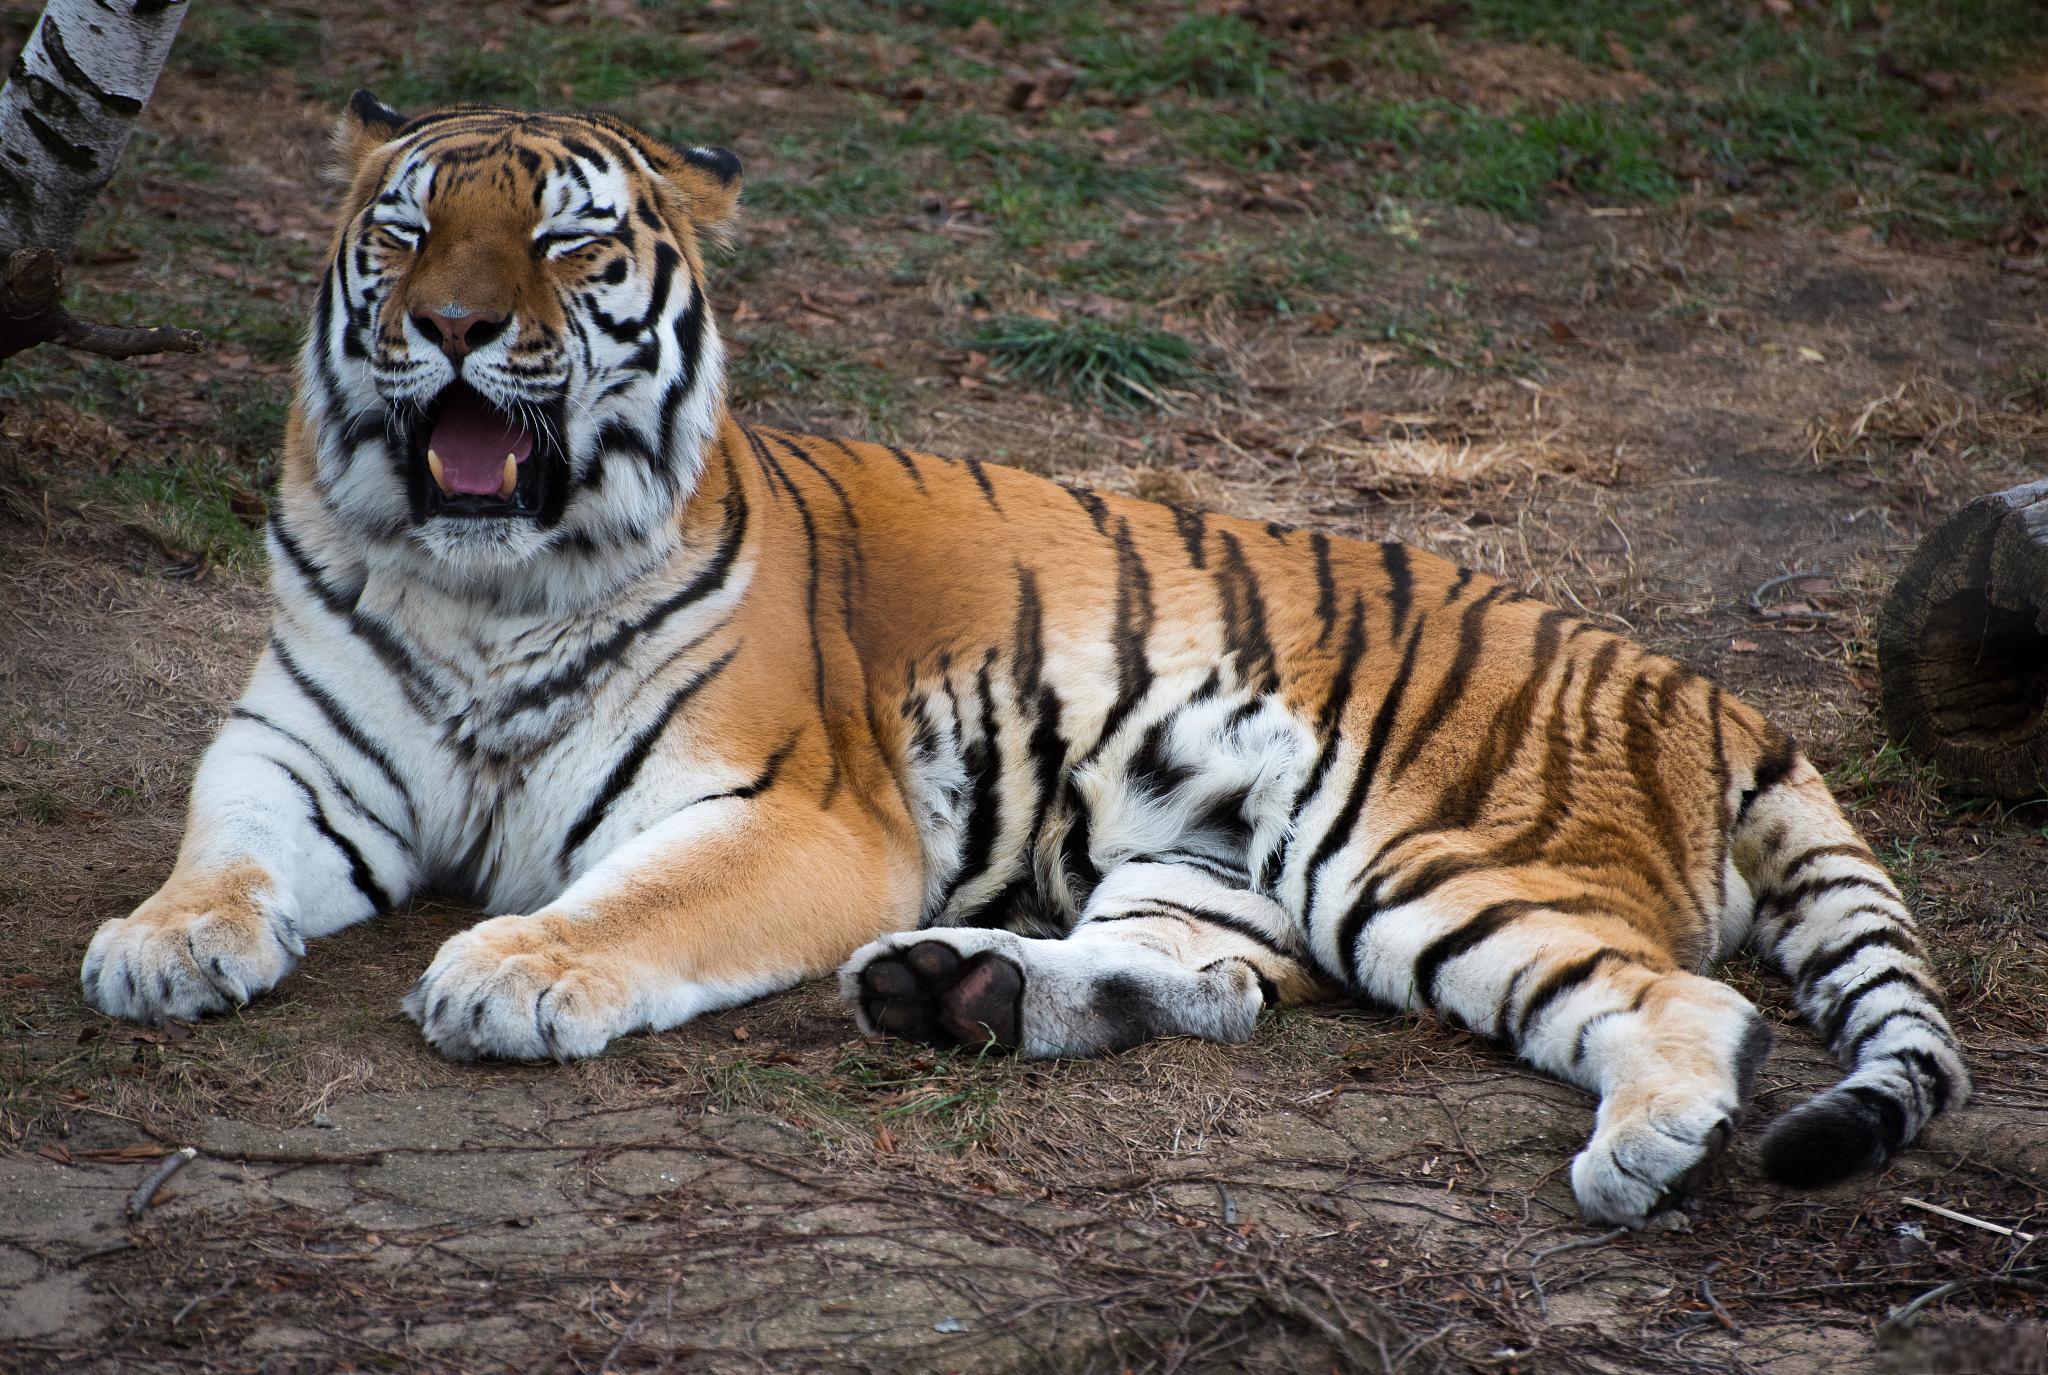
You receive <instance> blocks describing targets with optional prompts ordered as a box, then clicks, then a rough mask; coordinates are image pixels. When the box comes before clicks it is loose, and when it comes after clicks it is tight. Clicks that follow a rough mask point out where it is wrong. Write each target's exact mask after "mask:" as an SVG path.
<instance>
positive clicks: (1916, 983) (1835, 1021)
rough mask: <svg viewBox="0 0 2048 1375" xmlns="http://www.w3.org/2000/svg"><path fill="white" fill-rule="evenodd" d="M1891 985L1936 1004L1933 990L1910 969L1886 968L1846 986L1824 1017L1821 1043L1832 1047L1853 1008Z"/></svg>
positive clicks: (1851, 1017) (1849, 1018) (1852, 1015)
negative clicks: (1901, 986) (1911, 990)
mask: <svg viewBox="0 0 2048 1375" xmlns="http://www.w3.org/2000/svg"><path fill="white" fill-rule="evenodd" d="M1893 984H1911V985H1912V986H1913V988H1914V990H1915V991H1916V992H1917V993H1919V994H1920V996H1921V997H1923V998H1925V999H1927V1000H1928V1001H1929V1002H1938V999H1937V998H1936V997H1935V994H1934V990H1933V989H1931V988H1929V987H1928V986H1927V985H1926V984H1924V983H1922V982H1921V981H1920V976H1919V975H1918V974H1916V973H1914V972H1913V971H1912V970H1910V969H1901V968H1899V967H1898V966H1896V965H1894V966H1893V967H1892V968H1890V969H1884V970H1880V971H1878V972H1877V973H1875V974H1872V975H1871V976H1870V977H1868V978H1866V979H1864V980H1863V981H1862V982H1861V983H1858V984H1854V985H1852V986H1850V987H1849V988H1848V989H1847V990H1845V991H1844V992H1843V994H1842V998H1841V1001H1840V1002H1838V1003H1836V1004H1835V1008H1834V1011H1832V1012H1830V1013H1829V1014H1828V1019H1827V1022H1826V1024H1825V1025H1824V1026H1823V1027H1822V1028H1821V1036H1820V1039H1821V1042H1822V1044H1824V1045H1828V1046H1832V1045H1834V1043H1835V1042H1836V1041H1837V1040H1839V1039H1841V1035H1842V1032H1843V1031H1844V1030H1846V1029H1847V1028H1848V1025H1849V1023H1850V1021H1851V1020H1852V1019H1854V1017H1855V1015H1856V1005H1857V1004H1858V1003H1860V1002H1862V1001H1863V1000H1864V999H1865V998H1867V997H1869V996H1870V995H1871V994H1873V993H1876V992H1877V991H1879V990H1880V989H1885V988H1890V987H1891V986H1892V985H1893Z"/></svg>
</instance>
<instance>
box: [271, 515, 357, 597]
mask: <svg viewBox="0 0 2048 1375" xmlns="http://www.w3.org/2000/svg"><path fill="white" fill-rule="evenodd" d="M270 533H271V535H272V537H274V538H275V539H276V540H277V545H278V548H280V549H282V550H283V551H284V556H285V559H286V561H287V562H289V563H290V564H291V566H292V571H293V572H295V573H297V574H298V575H299V580H300V581H301V582H303V583H305V584H306V586H308V587H310V588H312V589H313V595H314V596H315V597H317V598H319V600H320V605H322V606H324V607H326V608H327V611H328V614H329V615H332V616H336V617H339V618H340V619H341V620H344V621H345V620H347V619H348V618H349V616H350V614H351V613H353V612H354V611H355V609H356V603H355V598H353V597H348V596H344V595H343V594H341V593H339V592H337V591H335V590H334V589H333V588H331V587H329V586H328V585H327V579H326V578H324V577H323V576H321V569H320V567H319V565H317V564H315V563H314V562H313V560H312V559H311V558H309V557H307V555H306V551H305V550H304V549H302V548H300V547H299V542H298V540H296V539H295V538H293V537H292V532H291V529H290V527H289V526H287V525H286V524H285V523H284V516H283V515H282V514H278V515H273V516H272V517H271V518H270Z"/></svg>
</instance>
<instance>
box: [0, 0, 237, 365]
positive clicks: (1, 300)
mask: <svg viewBox="0 0 2048 1375" xmlns="http://www.w3.org/2000/svg"><path fill="white" fill-rule="evenodd" d="M184 17H185V0H49V3H48V5H47V6H45V8H44V10H43V17H42V19H41V21H40V22H39V23H37V25H36V27H35V31H34V32H33V33H31V34H30V35H29V37H28V42H27V44H26V45H24V46H23V48H22V50H21V56H20V57H19V58H18V59H16V61H15V63H14V66H13V68H12V69H11V70H10V71H9V73H8V81H7V85H6V86H5V87H4V88H0V264H4V270H0V359H4V358H6V357H7V356H9V355H10V354H13V353H17V352H19V351H20V350H22V349H25V348H29V347H32V346H33V345H35V344H40V343H45V342H51V341H54V342H57V343H61V344H65V345H68V346H70V347H72V348H82V349H87V350H90V351H92V352H96V353H105V354H108V355H110V356H113V357H128V356H130V355H133V354H136V353H154V352H159V351H161V350H163V349H166V348H174V349H179V350H181V351H184V352H190V351H192V350H195V349H197V348H198V346H199V336H198V335H197V334H195V333H193V332H192V331H190V330H137V329H116V328H110V327H108V326H104V325H95V324H92V323H91V322H89V321H85V320H79V319H77V318H76V317H74V316H72V315H70V314H69V313H68V312H67V311H65V309H64V307H63V305H62V303H61V302H60V300H59V298H60V296H61V295H62V292H63V283H64V268H63V260H64V258H65V256H66V255H67V254H69V253H70V251H71V244H72V241H73V240H74V239H76V238H77V236H78V227H79V225H80V224H82V223H83V222H84V220H85V215H86V212H87V210H89V209H90V208H91V206H92V201H93V198H94V197H95V196H97V195H98V194H99V192H100V189H101V188H102V187H104V186H105V185H106V184H107V182H108V181H109V180H110V179H111V178H112V177H113V175H114V169H115V168H117V167H119V166H120V163H121V152H122V150H123V149H124V148H126V147H127V146H128V135H129V134H130V133H131V132H132V131H133V130H134V128H135V120H136V117H137V116H139V115H140V114H141V113H142V107H143V106H144V105H145V104H146V103H147V102H148V100H149V95H150V92H151V91H153V90H155V89H156V78H157V73H158V72H160V71H162V70H163V65H164V59H165V58H166V57H167V56H169V55H170V51H171V41H172V40H173V39H174V38H176V37H177V34H178V23H179V21H180V20H182V19H183V18H184Z"/></svg>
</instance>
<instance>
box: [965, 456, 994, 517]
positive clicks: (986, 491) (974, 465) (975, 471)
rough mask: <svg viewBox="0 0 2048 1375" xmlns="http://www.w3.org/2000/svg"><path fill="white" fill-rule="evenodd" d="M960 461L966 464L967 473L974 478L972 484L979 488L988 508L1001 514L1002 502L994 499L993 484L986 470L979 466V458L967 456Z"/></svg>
mask: <svg viewBox="0 0 2048 1375" xmlns="http://www.w3.org/2000/svg"><path fill="white" fill-rule="evenodd" d="M962 461H963V462H964V463H965V465H966V468H967V472H968V475H969V476H971V477H972V478H973V479H974V485H975V486H977V487H979V488H981V495H982V497H983V499H985V500H986V501H987V502H988V508H989V510H991V511H994V512H995V513H996V514H997V515H1001V514H1002V513H1003V507H1002V503H1001V502H999V501H997V500H996V487H995V484H994V483H993V482H990V481H989V480H988V472H987V470H985V469H984V468H983V467H982V466H981V460H980V459H978V458H969V459H964V460H962Z"/></svg>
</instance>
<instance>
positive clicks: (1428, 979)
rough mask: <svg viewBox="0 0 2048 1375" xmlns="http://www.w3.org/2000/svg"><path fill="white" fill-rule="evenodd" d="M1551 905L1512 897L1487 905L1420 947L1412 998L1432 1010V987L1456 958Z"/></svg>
mask: <svg viewBox="0 0 2048 1375" xmlns="http://www.w3.org/2000/svg"><path fill="white" fill-rule="evenodd" d="M1550 910H1553V909H1552V905H1551V904H1549V903H1543V902H1530V901H1527V900H1526V899H1522V898H1513V899H1510V900H1508V901H1506V902H1496V903H1490V904H1489V905H1487V906H1485V907H1482V908H1480V909H1479V911H1478V912H1477V913H1475V914H1474V915H1473V916H1472V918H1471V919H1470V920H1468V921H1465V922H1463V923H1461V924H1460V925H1458V926H1455V927H1453V928H1451V929H1450V930H1449V931H1446V932H1444V934H1442V935H1441V936H1438V937H1437V938H1436V939H1435V940H1433V941H1431V942H1430V943H1429V944H1428V945H1426V946H1424V947H1423V948H1422V951H1421V953H1420V954H1418V955H1417V956H1416V957H1415V965H1414V970H1413V972H1412V975H1411V977H1412V978H1413V979H1414V981H1415V992H1416V995H1417V996H1418V997H1419V998H1421V1000H1422V1005H1423V1006H1424V1007H1427V1008H1431V1009H1434V1008H1435V1007H1436V1002H1437V997H1436V984H1437V979H1438V978H1439V977H1441V976H1442V974H1443V968H1444V966H1445V965H1447V964H1449V963H1450V962H1451V961H1452V960H1455V959H1457V958H1458V956H1460V955H1463V954H1465V953H1466V952H1468V951H1469V950H1471V949H1472V948H1473V947H1474V946H1476V945H1478V944H1479V943H1480V942H1481V941H1484V940H1486V939H1487V938H1488V937H1489V936H1492V935H1494V934H1496V933H1497V932H1499V931H1500V930H1501V928H1502V927H1505V926H1511V925H1513V924H1514V923H1515V922H1517V921H1520V920H1521V919H1522V918H1523V917H1526V916H1528V915H1529V914H1530V913H1532V912H1545V911H1550Z"/></svg>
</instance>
